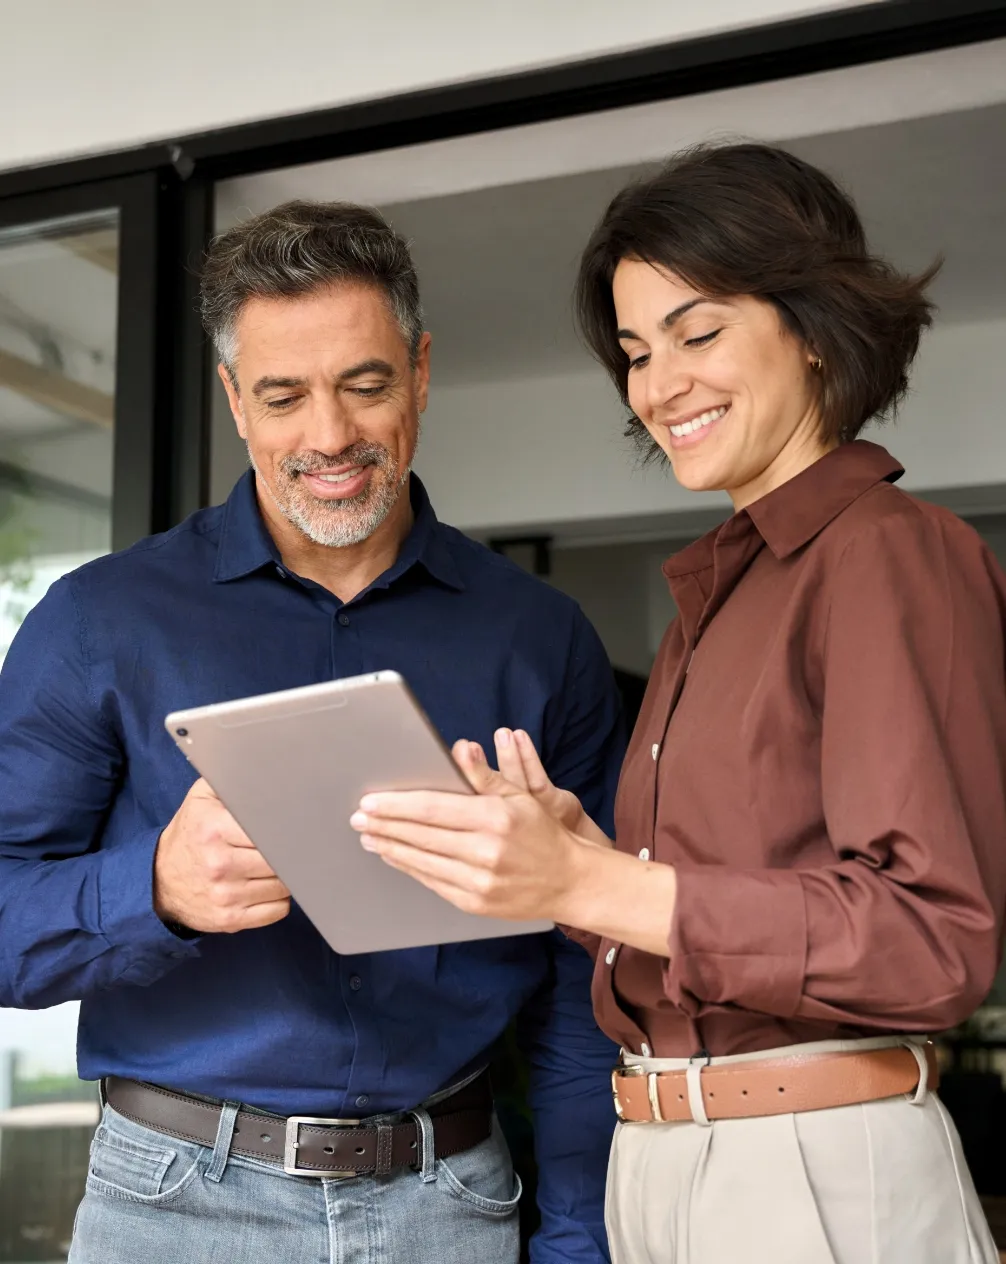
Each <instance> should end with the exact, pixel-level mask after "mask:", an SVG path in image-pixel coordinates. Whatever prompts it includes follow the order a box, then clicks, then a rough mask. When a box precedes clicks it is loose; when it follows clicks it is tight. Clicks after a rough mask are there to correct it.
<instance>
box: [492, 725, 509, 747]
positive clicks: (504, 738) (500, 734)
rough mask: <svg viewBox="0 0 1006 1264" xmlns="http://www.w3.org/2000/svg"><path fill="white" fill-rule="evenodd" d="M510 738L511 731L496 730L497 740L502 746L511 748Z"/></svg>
mask: <svg viewBox="0 0 1006 1264" xmlns="http://www.w3.org/2000/svg"><path fill="white" fill-rule="evenodd" d="M510 738H511V733H510V730H509V729H497V730H496V740H497V742H499V744H500V746H509V745H510Z"/></svg>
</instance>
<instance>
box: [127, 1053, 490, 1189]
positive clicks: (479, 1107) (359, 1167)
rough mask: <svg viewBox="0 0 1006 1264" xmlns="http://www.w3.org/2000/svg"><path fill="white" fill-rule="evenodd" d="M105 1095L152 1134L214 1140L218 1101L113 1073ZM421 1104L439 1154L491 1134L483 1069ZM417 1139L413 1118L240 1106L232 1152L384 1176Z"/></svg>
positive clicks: (342, 1173) (415, 1152)
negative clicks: (380, 1119)
mask: <svg viewBox="0 0 1006 1264" xmlns="http://www.w3.org/2000/svg"><path fill="white" fill-rule="evenodd" d="M103 1095H104V1099H105V1101H107V1102H108V1104H109V1105H110V1106H111V1107H112V1109H113V1110H116V1111H118V1113H119V1114H120V1115H125V1116H126V1118H127V1119H132V1120H133V1121H134V1122H135V1123H139V1124H143V1125H144V1126H145V1127H147V1128H153V1129H154V1130H155V1131H156V1132H164V1133H167V1134H168V1136H171V1137H176V1138H177V1139H179V1140H181V1141H193V1142H197V1143H198V1144H199V1145H205V1146H212V1145H213V1144H214V1143H215V1142H216V1137H217V1127H218V1125H219V1123H220V1112H221V1110H222V1108H223V1103H222V1102H218V1101H207V1100H205V1099H203V1098H198V1097H189V1096H188V1094H186V1093H177V1092H173V1091H172V1090H170V1089H166V1088H159V1087H157V1086H156V1085H154V1084H141V1083H140V1082H139V1081H138V1080H121V1079H118V1078H117V1077H115V1076H112V1077H110V1078H109V1079H107V1080H105V1081H104V1082H103ZM425 1109H426V1110H427V1112H428V1113H429V1115H430V1118H431V1119H432V1121H433V1144H434V1150H435V1153H436V1155H437V1156H438V1157H440V1158H446V1157H447V1156H448V1155H451V1154H460V1153H461V1152H462V1151H463V1150H470V1149H471V1147H472V1146H475V1145H478V1144H479V1142H481V1141H485V1140H486V1138H487V1137H488V1136H489V1135H490V1133H491V1132H492V1118H493V1115H492V1112H493V1099H492V1088H491V1087H490V1084H489V1073H488V1071H483V1072H482V1074H481V1075H479V1076H478V1077H477V1078H476V1079H474V1080H473V1081H472V1082H471V1083H470V1084H466V1085H465V1086H464V1087H463V1088H460V1089H458V1091H457V1092H456V1093H452V1094H451V1095H450V1096H449V1097H446V1098H443V1099H442V1100H441V1101H439V1102H436V1103H434V1104H433V1105H430V1106H427V1107H426V1108H425ZM422 1145H423V1139H422V1134H421V1132H420V1130H419V1126H418V1124H417V1123H416V1120H415V1119H408V1120H406V1121H404V1122H401V1123H375V1124H361V1123H360V1121H359V1120H356V1119H321V1118H318V1117H316V1116H313V1115H291V1116H289V1118H286V1117H284V1116H282V1115H267V1114H261V1113H259V1112H257V1111H251V1110H245V1109H244V1108H242V1109H241V1110H240V1111H239V1112H238V1116H237V1120H236V1123H235V1127H234V1137H233V1140H232V1142H231V1153H232V1154H244V1155H248V1156H250V1157H251V1158H256V1159H267V1160H270V1161H272V1162H274V1163H282V1165H283V1168H284V1170H285V1171H287V1172H289V1173H290V1174H291V1175H292V1176H325V1177H329V1178H332V1177H342V1178H349V1177H352V1176H362V1175H364V1174H368V1173H369V1174H373V1175H378V1176H383V1175H385V1174H386V1173H388V1172H390V1171H391V1170H392V1168H398V1167H416V1166H418V1165H419V1164H420V1163H421V1162H422Z"/></svg>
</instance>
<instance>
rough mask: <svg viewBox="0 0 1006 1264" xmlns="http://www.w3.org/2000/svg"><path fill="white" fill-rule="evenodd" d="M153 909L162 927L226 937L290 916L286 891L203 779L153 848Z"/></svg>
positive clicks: (194, 787) (288, 898)
mask: <svg viewBox="0 0 1006 1264" xmlns="http://www.w3.org/2000/svg"><path fill="white" fill-rule="evenodd" d="M154 909H155V911H156V913H157V916H158V917H159V918H160V919H161V921H163V922H177V923H179V924H180V925H182V926H185V927H187V928H188V929H189V930H195V931H202V932H212V931H223V932H225V933H232V932H234V931H238V930H249V929H251V928H252V927H255V926H268V925H269V924H270V923H271V922H278V921H280V920H281V919H282V918H284V917H286V915H287V913H289V911H290V892H289V891H288V890H287V889H286V887H285V886H284V885H283V883H282V882H280V880H279V878H277V877H276V875H275V873H273V871H272V869H271V868H270V867H269V865H268V864H267V862H266V860H265V858H264V857H263V855H262V854H261V852H260V851H258V849H257V848H256V847H255V845H254V843H253V842H252V841H251V839H250V838H249V837H248V835H247V834H246V833H245V832H244V830H243V829H242V828H241V826H240V825H238V823H237V821H235V819H234V818H233V816H231V814H230V813H229V812H228V811H227V809H226V808H225V807H224V805H223V804H222V803H221V802H220V800H219V799H218V798H217V796H216V795H215V794H214V793H213V791H212V790H211V789H210V787H209V786H208V785H207V783H206V782H205V781H204V780H203V779H202V778H200V779H199V780H198V781H197V782H196V783H195V784H194V785H193V787H192V789H191V790H190V791H189V793H188V794H187V795H186V796H185V799H184V801H183V802H182V806H181V807H180V808H179V809H178V811H177V812H176V813H175V816H174V819H173V820H172V822H171V824H170V825H169V826H168V827H167V829H165V831H164V833H163V834H162V835H161V838H160V841H159V842H158V844H157V853H156V855H155V857H154Z"/></svg>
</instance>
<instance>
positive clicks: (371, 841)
mask: <svg viewBox="0 0 1006 1264" xmlns="http://www.w3.org/2000/svg"><path fill="white" fill-rule="evenodd" d="M360 846H361V847H362V848H363V850H364V851H377V839H376V838H374V837H373V835H371V834H361V835H360Z"/></svg>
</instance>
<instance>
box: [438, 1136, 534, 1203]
mask: <svg viewBox="0 0 1006 1264" xmlns="http://www.w3.org/2000/svg"><path fill="white" fill-rule="evenodd" d="M437 1187H438V1188H439V1189H441V1190H443V1191H444V1192H445V1193H446V1194H447V1195H448V1196H449V1197H452V1198H456V1199H457V1200H458V1201H459V1202H462V1203H465V1204H466V1206H468V1207H471V1208H472V1209H473V1210H474V1211H477V1212H479V1213H480V1214H481V1215H483V1216H488V1217H489V1218H490V1219H492V1220H505V1219H506V1218H507V1217H508V1216H513V1215H515V1214H516V1212H517V1204H518V1203H519V1202H520V1196H521V1192H522V1188H521V1182H520V1177H519V1176H518V1175H517V1173H516V1172H515V1171H514V1170H513V1165H512V1163H511V1162H510V1153H509V1151H508V1150H507V1147H506V1142H505V1141H504V1139H503V1134H502V1133H501V1132H500V1128H499V1124H498V1123H496V1122H495V1120H494V1121H493V1131H492V1135H491V1136H490V1137H488V1138H487V1139H486V1140H485V1141H483V1142H481V1144H479V1145H476V1146H472V1148H471V1149H470V1150H465V1151H464V1152H463V1153H462V1154H456V1155H453V1156H452V1157H451V1158H450V1159H437Z"/></svg>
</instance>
